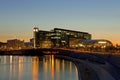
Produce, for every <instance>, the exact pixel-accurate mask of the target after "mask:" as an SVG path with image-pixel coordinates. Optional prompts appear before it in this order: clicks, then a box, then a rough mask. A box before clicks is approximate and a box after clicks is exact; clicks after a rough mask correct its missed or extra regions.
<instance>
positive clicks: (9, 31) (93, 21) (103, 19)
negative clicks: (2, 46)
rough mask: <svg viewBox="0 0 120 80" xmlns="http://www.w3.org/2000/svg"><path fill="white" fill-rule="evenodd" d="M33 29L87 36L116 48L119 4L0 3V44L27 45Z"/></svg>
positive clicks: (103, 0)
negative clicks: (20, 42) (18, 41)
mask: <svg viewBox="0 0 120 80" xmlns="http://www.w3.org/2000/svg"><path fill="white" fill-rule="evenodd" d="M34 26H37V27H38V28H39V29H41V30H51V29H53V28H55V27H58V28H64V29H70V30H77V31H83V32H88V33H90V34H92V39H108V40H110V41H112V42H113V43H114V44H116V43H118V44H120V36H119V34H120V0H0V41H2V42H6V41H7V40H8V39H15V38H17V39H21V40H25V41H29V39H30V38H32V37H33V27H34Z"/></svg>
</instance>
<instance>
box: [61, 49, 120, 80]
mask: <svg viewBox="0 0 120 80" xmlns="http://www.w3.org/2000/svg"><path fill="white" fill-rule="evenodd" d="M59 54H60V55H63V56H67V57H71V58H74V59H78V60H85V61H89V62H92V63H95V64H100V65H106V62H107V63H108V64H109V65H111V66H112V67H111V69H109V70H108V73H110V75H111V76H112V77H114V78H115V80H119V79H120V71H119V67H118V66H117V65H118V64H116V63H114V62H112V60H111V58H109V59H108V58H107V57H108V55H102V54H97V53H94V54H92V53H87V52H75V51H73V52H72V51H71V52H69V51H60V52H59ZM111 56H112V55H111ZM112 57H115V56H112ZM78 64H79V63H78ZM79 67H80V66H79ZM109 68H110V67H109ZM78 69H79V68H78ZM106 70H107V69H106ZM113 70H114V71H113ZM91 74H92V73H91ZM86 80H87V79H86ZM94 80H95V79H94ZM97 80H98V79H97Z"/></svg>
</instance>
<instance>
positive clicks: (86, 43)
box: [79, 39, 113, 48]
mask: <svg viewBox="0 0 120 80" xmlns="http://www.w3.org/2000/svg"><path fill="white" fill-rule="evenodd" d="M112 45H113V44H112V42H110V41H109V40H105V39H97V40H81V41H80V42H79V46H81V47H93V48H96V47H99V48H106V47H110V46H112Z"/></svg>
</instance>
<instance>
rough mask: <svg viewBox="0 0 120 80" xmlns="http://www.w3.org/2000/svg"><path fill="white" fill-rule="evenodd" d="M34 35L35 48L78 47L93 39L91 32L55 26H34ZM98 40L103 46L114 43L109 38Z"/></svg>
mask: <svg viewBox="0 0 120 80" xmlns="http://www.w3.org/2000/svg"><path fill="white" fill-rule="evenodd" d="M33 37H34V48H76V47H80V46H85V44H82V43H83V42H84V40H91V34H89V33H88V32H81V31H74V30H68V29H61V28H54V29H53V30H50V31H44V30H39V28H38V27H34V32H33ZM81 41H83V42H81ZM91 41H92V40H91ZM97 41H98V44H100V42H101V43H102V45H103V46H111V45H112V43H111V42H109V41H108V40H97ZM99 41H100V42H99ZM103 43H104V44H103ZM100 45H101V44H100Z"/></svg>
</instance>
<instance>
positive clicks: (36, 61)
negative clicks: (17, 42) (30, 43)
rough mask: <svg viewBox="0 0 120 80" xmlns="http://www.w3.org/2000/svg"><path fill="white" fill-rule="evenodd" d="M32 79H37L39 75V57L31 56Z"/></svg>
mask: <svg viewBox="0 0 120 80" xmlns="http://www.w3.org/2000/svg"><path fill="white" fill-rule="evenodd" d="M32 73H33V80H38V78H39V77H38V76H39V59H38V57H34V58H33V72H32Z"/></svg>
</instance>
